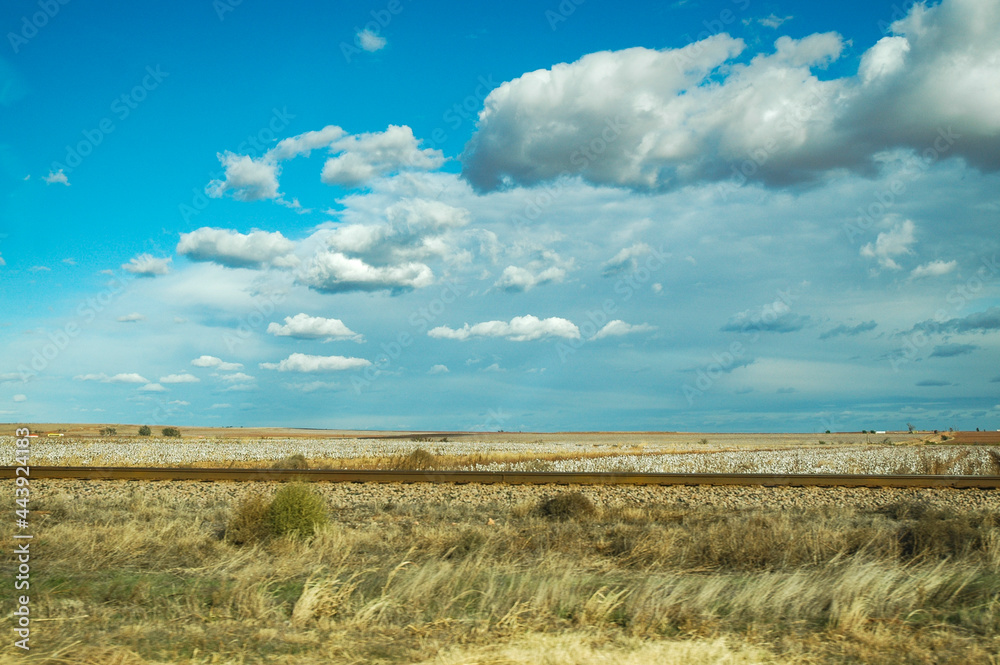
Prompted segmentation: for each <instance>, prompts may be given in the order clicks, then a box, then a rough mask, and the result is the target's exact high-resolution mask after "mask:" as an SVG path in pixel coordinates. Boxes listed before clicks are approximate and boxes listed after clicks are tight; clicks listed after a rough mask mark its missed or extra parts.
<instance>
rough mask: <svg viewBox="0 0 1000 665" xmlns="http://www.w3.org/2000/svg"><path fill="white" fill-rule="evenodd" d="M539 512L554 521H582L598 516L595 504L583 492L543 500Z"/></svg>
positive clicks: (566, 493) (563, 494) (558, 495)
mask: <svg viewBox="0 0 1000 665" xmlns="http://www.w3.org/2000/svg"><path fill="white" fill-rule="evenodd" d="M538 512H539V513H541V514H542V515H544V516H545V517H551V518H553V519H559V520H565V519H580V518H583V517H590V516H592V515H596V514H597V508H596V507H595V506H594V503H593V502H592V501H591V500H590V499H588V498H587V497H586V496H585V495H584V494H582V493H581V492H563V493H562V494H557V495H556V496H553V497H548V498H545V499H542V501H541V502H540V503H539V504H538Z"/></svg>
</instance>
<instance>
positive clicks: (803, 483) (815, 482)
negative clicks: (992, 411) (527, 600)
mask: <svg viewBox="0 0 1000 665" xmlns="http://www.w3.org/2000/svg"><path fill="white" fill-rule="evenodd" d="M17 468H19V467H13V466H3V467H0V480H2V479H11V478H14V477H15V474H16V473H17V472H16V471H15V470H16V469H17ZM18 475H22V476H23V475H24V473H23V472H22V473H21V474H18ZM28 478H29V479H45V478H53V479H57V478H69V479H79V480H147V481H174V480H198V481H204V482H214V481H289V480H301V481H318V482H335V483H336V482H339V483H456V484H466V483H487V484H490V483H494V484H495V483H502V484H509V485H737V486H758V487H923V488H934V487H951V488H976V489H1000V476H899V475H894V476H874V475H871V476H869V475H837V474H819V475H816V474H770V473H613V472H602V473H576V472H571V471H569V472H549V471H384V470H367V469H364V470H348V469H345V470H329V469H302V470H299V469H234V468H229V469H225V468H217V469H200V468H199V469H192V468H167V467H79V466H32V467H29V468H28Z"/></svg>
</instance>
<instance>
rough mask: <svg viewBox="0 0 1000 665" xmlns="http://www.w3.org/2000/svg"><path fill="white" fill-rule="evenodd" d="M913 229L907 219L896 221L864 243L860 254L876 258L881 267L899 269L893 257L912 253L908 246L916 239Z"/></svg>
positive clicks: (914, 229) (914, 227) (912, 225)
mask: <svg viewBox="0 0 1000 665" xmlns="http://www.w3.org/2000/svg"><path fill="white" fill-rule="evenodd" d="M915 231H916V226H915V225H914V224H913V222H911V221H910V220H908V219H905V220H903V221H902V222H899V223H896V224H894V225H893V227H892V228H891V229H889V230H888V231H883V232H882V233H879V234H878V237H876V238H875V242H874V243H868V244H866V245H864V246H863V247H862V248H861V256H864V257H865V258H869V259H876V260H877V261H878V264H879V265H880V266H882V267H883V268H888V269H890V270H899V269H900V265H899V264H898V263H896V261H895V259H894V258H893V257H896V256H901V255H904V254H912V253H913V250H912V249H910V247H911V246H912V245H913V243H915V242H916V241H917V239H916V236H915V235H914V232H915Z"/></svg>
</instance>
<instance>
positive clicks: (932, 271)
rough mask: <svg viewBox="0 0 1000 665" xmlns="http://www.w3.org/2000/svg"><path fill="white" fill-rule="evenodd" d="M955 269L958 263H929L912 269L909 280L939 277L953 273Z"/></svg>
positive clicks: (939, 261)
mask: <svg viewBox="0 0 1000 665" xmlns="http://www.w3.org/2000/svg"><path fill="white" fill-rule="evenodd" d="M957 267H958V261H941V260H937V261H931V262H930V263H925V264H924V265H922V266H917V267H916V268H914V269H913V270H912V271H911V272H910V278H911V279H920V278H921V277H941V276H942V275H947V274H948V273H950V272H954V270H955V268H957Z"/></svg>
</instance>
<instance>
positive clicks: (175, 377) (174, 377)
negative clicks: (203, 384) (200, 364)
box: [160, 372, 201, 383]
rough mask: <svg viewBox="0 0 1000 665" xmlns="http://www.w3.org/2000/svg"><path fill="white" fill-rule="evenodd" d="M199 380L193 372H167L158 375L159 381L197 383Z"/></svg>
mask: <svg viewBox="0 0 1000 665" xmlns="http://www.w3.org/2000/svg"><path fill="white" fill-rule="evenodd" d="M199 381H201V379H199V378H198V377H197V376H195V375H194V374H188V373H187V372H185V373H184V374H168V375H167V376H161V377H160V383H198V382H199Z"/></svg>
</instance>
